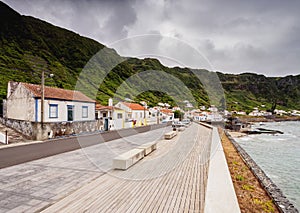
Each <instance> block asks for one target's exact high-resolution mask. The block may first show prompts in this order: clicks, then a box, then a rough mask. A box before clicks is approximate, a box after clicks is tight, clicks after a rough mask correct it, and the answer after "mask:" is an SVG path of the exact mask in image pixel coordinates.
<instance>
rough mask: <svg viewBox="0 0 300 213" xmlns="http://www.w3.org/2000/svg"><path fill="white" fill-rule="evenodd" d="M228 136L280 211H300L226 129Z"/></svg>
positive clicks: (285, 212) (287, 212)
mask: <svg viewBox="0 0 300 213" xmlns="http://www.w3.org/2000/svg"><path fill="white" fill-rule="evenodd" d="M225 134H226V136H227V137H228V139H229V140H230V141H231V143H232V144H233V145H234V147H235V149H236V150H237V152H238V153H239V154H240V156H241V157H242V158H243V160H244V162H245V163H246V164H247V165H248V167H249V168H250V170H251V171H252V172H253V174H254V175H255V176H256V177H257V179H258V180H259V182H260V184H261V185H262V186H263V188H264V189H265V190H266V191H267V193H268V194H269V196H270V197H271V198H272V200H273V202H274V203H275V205H276V206H277V208H278V209H279V211H280V212H283V213H298V212H299V211H298V210H297V209H296V207H295V206H294V205H293V204H292V203H291V202H290V201H289V200H288V199H287V198H286V197H285V196H284V195H283V193H282V191H281V190H280V189H279V188H278V187H277V186H276V185H275V183H274V182H273V181H272V180H271V179H270V178H269V177H268V176H267V175H266V174H265V173H264V171H263V170H262V169H261V168H260V167H259V166H258V165H257V164H256V162H255V161H254V160H253V159H252V158H251V157H250V156H249V155H248V153H247V152H246V151H245V150H244V149H243V148H242V147H241V146H240V145H239V144H238V143H237V142H236V141H235V140H234V139H233V138H232V137H231V135H230V134H229V133H228V132H227V131H225Z"/></svg>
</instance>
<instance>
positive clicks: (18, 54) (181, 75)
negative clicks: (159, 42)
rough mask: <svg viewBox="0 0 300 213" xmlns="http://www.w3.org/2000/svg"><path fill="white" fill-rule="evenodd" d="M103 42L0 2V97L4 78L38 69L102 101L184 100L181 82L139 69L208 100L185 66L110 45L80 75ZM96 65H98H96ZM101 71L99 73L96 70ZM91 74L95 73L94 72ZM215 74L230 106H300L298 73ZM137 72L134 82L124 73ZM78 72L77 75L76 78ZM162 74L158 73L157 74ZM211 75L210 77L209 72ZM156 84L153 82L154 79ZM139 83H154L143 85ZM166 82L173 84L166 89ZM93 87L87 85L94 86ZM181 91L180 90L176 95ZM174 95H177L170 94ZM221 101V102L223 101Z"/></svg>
mask: <svg viewBox="0 0 300 213" xmlns="http://www.w3.org/2000/svg"><path fill="white" fill-rule="evenodd" d="M104 47H105V46H104V45H102V44H100V43H99V42H97V41H94V40H92V39H89V38H86V37H82V36H80V35H78V34H76V33H74V32H71V31H69V30H66V29H62V28H60V27H56V26H53V25H52V24H49V23H47V22H45V21H42V20H39V19H36V18H33V17H29V16H23V15H20V14H19V13H17V12H16V11H14V10H12V9H11V8H9V7H8V6H7V5H5V4H4V3H2V2H0V101H1V100H2V99H4V98H5V97H6V91H7V83H8V81H10V80H13V81H22V82H30V83H36V84H38V83H40V79H41V70H45V72H46V73H48V74H50V73H53V74H54V77H53V78H48V79H46V84H47V85H49V86H55V87H60V88H66V89H74V88H77V87H76V84H77V85H78V82H79V84H82V85H81V87H80V88H83V92H85V93H86V94H87V95H89V96H90V97H92V98H95V99H97V100H98V101H99V102H100V103H102V104H107V100H108V98H109V97H115V98H117V99H119V100H121V99H124V98H131V99H134V100H135V101H140V100H147V101H148V103H149V105H154V104H156V103H158V102H167V103H169V104H171V105H176V104H179V103H178V99H181V100H180V101H184V100H185V99H184V97H183V96H182V94H181V93H184V92H185V90H184V89H182V88H183V87H182V85H180V84H177V83H174V82H173V83H172V82H170V81H165V82H164V83H163V84H164V85H163V87H164V88H166V90H165V91H164V90H162V89H164V88H162V87H161V84H162V83H161V81H160V80H161V77H163V76H164V75H163V74H162V76H157V77H156V78H155V77H154V78H151V76H150V77H147V78H146V79H145V78H141V77H140V76H139V75H137V74H139V73H142V72H143V71H149V70H159V71H162V73H165V74H168V75H171V76H174V78H176V79H179V80H180V82H182V83H183V84H184V86H185V87H187V88H188V90H189V91H190V92H191V95H192V97H193V99H194V100H195V103H193V104H194V105H195V106H197V105H199V106H200V105H207V106H208V105H209V104H211V103H212V102H211V100H210V99H209V96H208V94H207V91H206V90H205V87H204V86H203V84H202V82H201V81H200V80H199V78H197V77H196V76H195V75H194V74H193V72H192V71H191V70H190V69H188V68H179V67H174V68H169V67H166V66H163V65H162V64H161V63H160V62H159V61H158V60H157V59H151V58H146V59H137V58H123V57H121V56H119V55H118V54H117V52H116V51H114V50H113V49H108V48H105V49H106V50H105V54H104V56H103V57H102V58H101V65H100V66H98V65H97V67H96V68H95V69H94V68H91V67H92V66H90V67H89V68H86V69H87V70H88V69H90V70H89V71H90V72H89V74H88V75H87V76H85V78H86V79H84V78H82V76H80V73H81V72H82V69H83V68H84V67H85V66H86V64H87V62H88V61H89V60H90V59H91V58H92V57H93V56H94V55H95V54H96V53H97V52H99V51H100V50H102V49H103V48H104ZM114 61H120V63H118V64H117V65H116V66H114V67H113V68H112V70H111V71H110V72H109V73H108V75H107V76H106V77H105V78H104V80H103V81H102V82H101V83H100V84H98V78H97V73H95V72H96V71H95V70H98V71H99V70H100V73H101V72H102V71H103V72H104V73H105V69H107V67H106V65H110V64H113V63H114ZM95 66H96V65H95ZM196 71H197V72H198V73H201V76H203V77H205V76H206V77H205V78H207V76H210V75H212V74H213V72H209V71H207V70H196ZM98 74H99V73H98ZM93 75H95V76H93ZM217 75H218V76H219V79H220V81H221V83H222V86H223V88H224V94H225V97H226V101H224V100H222V101H220V102H219V103H217V105H218V106H223V107H225V106H224V104H225V102H226V104H227V108H228V109H229V110H234V109H236V110H248V111H250V110H251V109H252V108H253V107H256V106H261V105H265V109H269V110H270V109H272V108H273V109H274V108H275V107H277V108H283V109H300V75H298V76H287V77H278V78H269V77H265V76H263V75H256V74H251V73H245V74H240V75H233V74H223V73H220V72H218V73H217ZM132 76H134V77H135V79H133V80H132V82H133V83H134V87H133V86H132V84H130V83H132V82H128V81H127V79H130V78H132ZM79 77H80V78H79ZM159 77H160V79H159ZM208 78H209V77H208ZM155 83H156V84H157V87H153V85H155ZM143 88H152V89H150V90H149V91H143V92H139V91H142V89H143ZM168 88H169V89H171V90H172V92H173V93H172V92H171V93H170V92H169V91H168ZM95 90H96V93H95V94H94V93H92V92H91V91H95ZM133 94H134V95H133ZM178 94H179V95H178ZM176 95H177V96H178V97H177V99H176V100H175V99H174V97H173V96H176ZM221 102H222V103H221Z"/></svg>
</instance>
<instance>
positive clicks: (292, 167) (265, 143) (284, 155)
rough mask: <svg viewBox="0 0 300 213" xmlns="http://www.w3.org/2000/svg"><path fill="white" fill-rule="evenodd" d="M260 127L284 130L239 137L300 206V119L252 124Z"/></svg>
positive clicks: (283, 190)
mask: <svg viewBox="0 0 300 213" xmlns="http://www.w3.org/2000/svg"><path fill="white" fill-rule="evenodd" d="M257 127H261V128H265V129H273V130H279V131H282V132H284V134H275V135H271V134H260V135H248V136H245V137H241V138H236V139H235V140H236V141H237V142H238V143H239V144H240V145H241V146H242V147H243V148H244V149H245V150H246V152H247V153H248V154H249V155H250V156H251V157H252V159H253V160H254V161H255V162H256V163H257V164H258V165H259V166H260V167H261V168H262V169H263V170H264V172H265V173H266V174H267V175H268V177H270V178H271V179H272V181H273V182H274V183H275V184H276V185H277V186H278V187H279V188H280V189H281V190H282V192H283V194H284V195H285V196H286V197H287V198H288V199H289V200H290V201H291V202H292V203H293V204H294V205H295V207H296V208H297V209H298V210H300V122H299V121H287V122H272V123H263V125H260V124H259V123H257V124H255V125H253V126H252V128H257Z"/></svg>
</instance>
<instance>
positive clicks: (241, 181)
mask: <svg viewBox="0 0 300 213" xmlns="http://www.w3.org/2000/svg"><path fill="white" fill-rule="evenodd" d="M220 135H221V137H222V138H221V141H222V145H223V148H224V152H225V156H226V160H227V163H228V167H229V170H230V174H231V178H232V181H233V185H234V188H235V192H236V195H237V198H238V202H239V205H240V209H241V212H247V213H248V212H279V211H278V209H277V207H276V206H275V205H274V203H273V202H272V200H271V198H270V197H269V196H268V194H267V192H266V191H265V190H264V189H263V188H262V187H261V185H260V183H259V182H258V180H257V179H256V177H255V176H254V175H253V173H252V172H251V171H250V169H249V168H248V167H247V165H246V164H245V163H244V161H243V159H242V158H241V157H240V155H239V154H238V153H237V151H236V149H235V148H234V146H233V145H232V143H231V142H230V140H229V139H228V138H227V136H226V135H225V134H224V133H221V134H220Z"/></svg>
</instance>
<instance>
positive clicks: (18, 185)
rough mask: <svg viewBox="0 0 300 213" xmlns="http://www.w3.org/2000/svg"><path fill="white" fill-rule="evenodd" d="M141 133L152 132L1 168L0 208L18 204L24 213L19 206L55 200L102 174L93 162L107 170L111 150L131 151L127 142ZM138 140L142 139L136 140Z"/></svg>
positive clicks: (41, 205) (39, 206)
mask: <svg viewBox="0 0 300 213" xmlns="http://www.w3.org/2000/svg"><path fill="white" fill-rule="evenodd" d="M155 131H156V132H159V131H160V130H154V131H153V132H152V133H151V134H153V135H155ZM144 134H147V135H151V134H150V133H142V134H139V135H135V136H130V137H128V138H127V139H126V141H124V139H118V140H115V141H111V142H109V143H106V144H99V145H96V146H93V147H89V148H87V149H85V150H76V151H72V152H68V153H63V154H58V155H55V156H51V157H47V158H43V159H39V160H35V161H31V162H27V163H23V164H20V165H15V166H11V167H7V168H4V169H1V170H0V198H2V199H0V210H1V209H5V210H6V211H7V210H13V211H17V210H18V209H17V208H18V207H19V212H22V211H25V212H26V210H21V209H22V208H24V209H26V208H27V207H28V206H29V207H30V209H28V210H27V212H35V211H39V210H40V209H42V208H44V207H45V206H47V205H49V204H50V203H53V202H56V201H58V200H59V199H61V198H63V197H65V196H66V195H69V194H70V193H72V192H74V191H75V190H77V189H79V188H81V187H82V186H84V185H85V184H87V183H89V182H91V181H92V180H94V179H95V178H97V177H100V176H101V175H103V174H104V173H103V171H101V170H100V169H99V168H98V167H97V166H95V165H94V163H96V164H97V163H98V165H101V167H103V168H105V169H110V168H111V162H112V158H113V155H112V154H111V153H112V151H113V152H115V153H121V152H124V151H127V150H130V149H131V148H132V147H133V145H132V144H131V143H129V142H127V141H134V140H135V141H137V138H140V137H141V136H143V135H144ZM143 137H146V136H143ZM143 137H142V138H143ZM155 137H157V136H155ZM124 142H125V143H124ZM139 143H143V141H142V140H139ZM108 151H109V152H108ZM99 156H101V158H99ZM38 202H40V203H38ZM36 203H37V205H35V204H36ZM14 209H15V210H14ZM6 211H5V212H6ZM0 212H1V211H0ZM1 213H2V212H1Z"/></svg>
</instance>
